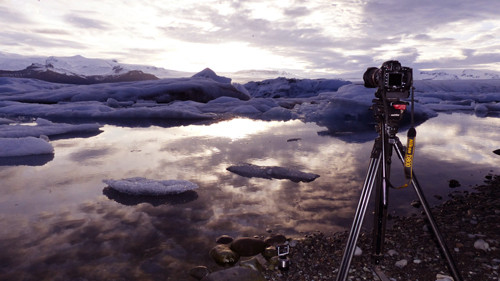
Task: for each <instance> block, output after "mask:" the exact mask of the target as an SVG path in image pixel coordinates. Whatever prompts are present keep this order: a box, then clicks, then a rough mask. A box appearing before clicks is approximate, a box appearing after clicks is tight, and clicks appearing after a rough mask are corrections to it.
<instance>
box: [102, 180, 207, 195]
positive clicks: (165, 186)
mask: <svg viewBox="0 0 500 281" xmlns="http://www.w3.org/2000/svg"><path fill="white" fill-rule="evenodd" d="M103 182H104V183H105V184H107V185H109V187H111V188H113V189H115V190H116V191H119V192H123V193H127V194H130V195H147V196H161V195H169V194H179V193H182V192H185V191H188V190H193V189H196V188H198V185H197V184H195V183H192V182H190V181H186V180H151V179H146V178H142V177H135V178H128V179H122V180H103Z"/></svg>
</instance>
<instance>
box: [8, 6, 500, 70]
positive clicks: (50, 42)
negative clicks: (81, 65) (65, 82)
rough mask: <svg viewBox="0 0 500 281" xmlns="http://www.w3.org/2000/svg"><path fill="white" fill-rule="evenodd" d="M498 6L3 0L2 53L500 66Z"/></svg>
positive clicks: (270, 64)
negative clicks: (389, 60) (499, 52)
mask: <svg viewBox="0 0 500 281" xmlns="http://www.w3.org/2000/svg"><path fill="white" fill-rule="evenodd" d="M498 14H500V8H499V7H498V5H491V0H478V1H468V0H453V1H452V0H443V1H424V2H422V1H409V0H405V1H394V0H385V1H361V0H342V1H335V2H334V3H333V2H331V1H319V0H316V1H300V0H282V1H258V0H250V1H216V0H209V1H201V2H200V1H191V0H187V1H182V2H164V1H156V0H142V1H134V2H124V1H118V0H108V1H95V0H89V1H85V2H76V1H71V2H67V1H62V0H53V1H17V0H7V1H2V2H1V3H0V15H1V17H2V19H3V20H4V21H3V26H2V30H1V31H0V39H1V42H2V44H1V45H0V46H1V49H0V51H3V52H10V53H18V54H23V55H37V56H50V55H55V56H62V55H77V54H80V55H83V56H86V57H96V58H108V59H109V58H110V57H109V56H110V55H114V56H115V57H113V58H114V59H118V60H120V61H122V62H127V63H140V64H148V65H154V66H159V67H165V68H169V69H176V70H185V71H200V70H202V69H203V68H205V67H211V68H214V69H216V70H218V71H235V70H243V69H282V70H286V69H290V70H293V69H295V70H300V71H303V72H310V73H314V72H318V73H321V72H323V73H324V72H327V73H334V74H336V73H343V72H359V73H360V72H362V71H364V69H365V68H366V67H367V66H374V65H379V64H380V63H382V62H383V61H385V60H387V59H399V60H401V61H402V62H403V63H405V64H409V65H412V66H413V67H414V68H425V69H432V68H459V69H460V68H489V69H498V68H499V66H500V58H499V57H498V55H496V53H498V52H497V50H498V46H500V37H499V35H498V34H500V32H498V31H499V30H500V20H498V19H497V18H498ZM464 49H469V50H470V51H469V52H467V53H464V52H463V50H464ZM150 50H154V51H153V52H150Z"/></svg>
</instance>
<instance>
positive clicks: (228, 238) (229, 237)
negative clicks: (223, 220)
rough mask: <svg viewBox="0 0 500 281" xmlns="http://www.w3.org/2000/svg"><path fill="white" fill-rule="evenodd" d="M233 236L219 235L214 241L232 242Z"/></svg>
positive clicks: (220, 242)
mask: <svg viewBox="0 0 500 281" xmlns="http://www.w3.org/2000/svg"><path fill="white" fill-rule="evenodd" d="M233 240H234V239H233V237H231V236H229V235H221V236H219V237H217V240H216V241H215V242H216V243H217V244H229V243H231V242H233Z"/></svg>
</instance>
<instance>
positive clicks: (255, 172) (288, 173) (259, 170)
mask: <svg viewBox="0 0 500 281" xmlns="http://www.w3.org/2000/svg"><path fill="white" fill-rule="evenodd" d="M227 170H228V171H230V172H233V173H235V174H237V175H240V176H243V177H248V178H252V177H256V178H264V179H273V178H274V179H288V180H291V181H293V182H300V181H302V182H311V181H313V180H315V179H317V178H318V177H319V175H317V174H312V173H304V172H301V171H299V170H295V169H289V168H284V167H277V166H257V165H253V164H248V163H243V164H239V165H234V166H230V167H229V168H227Z"/></svg>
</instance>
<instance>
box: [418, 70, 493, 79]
mask: <svg viewBox="0 0 500 281" xmlns="http://www.w3.org/2000/svg"><path fill="white" fill-rule="evenodd" d="M413 75H414V79H415V80H462V79H500V72H496V71H491V70H477V69H465V70H431V71H418V70H417V71H414V73H413Z"/></svg>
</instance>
